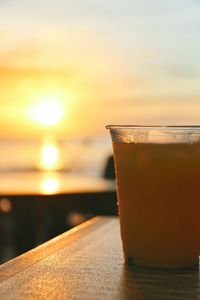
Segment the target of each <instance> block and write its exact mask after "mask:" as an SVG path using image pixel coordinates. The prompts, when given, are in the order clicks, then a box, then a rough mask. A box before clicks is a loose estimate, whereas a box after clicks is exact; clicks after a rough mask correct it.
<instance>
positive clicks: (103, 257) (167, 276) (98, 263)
mask: <svg viewBox="0 0 200 300" xmlns="http://www.w3.org/2000/svg"><path fill="white" fill-rule="evenodd" d="M0 274H1V282H0V299H5V300H6V299H152V300H154V299H155V300H156V299H173V300H176V299H177V300H178V299H187V300H190V299H191V300H196V299H199V296H200V280H199V271H198V269H184V270H183V269H182V270H181V269H180V270H159V269H145V268H141V267H131V268H130V267H129V268H127V267H125V266H124V263H123V255H122V249H121V241H120V235H119V225H118V219H117V218H114V217H112V218H109V217H103V218H95V219H93V220H92V221H89V222H87V223H86V224H83V225H81V226H79V227H78V228H75V229H73V230H71V231H70V232H67V233H65V234H63V235H61V236H59V237H57V238H55V239H53V240H51V241H50V242H47V243H46V244H44V245H42V246H40V247H38V248H36V249H34V250H32V251H30V252H28V253H26V254H24V255H22V256H20V257H18V258H16V259H14V260H13V261H10V262H9V263H7V264H4V265H2V266H1V267H0Z"/></svg>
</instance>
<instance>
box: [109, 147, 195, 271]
mask: <svg viewBox="0 0 200 300" xmlns="http://www.w3.org/2000/svg"><path fill="white" fill-rule="evenodd" d="M113 149H114V157H115V168H116V177H117V193H118V204H119V217H120V225H121V226H120V227H121V238H122V242H123V250H124V256H125V260H126V261H127V262H129V263H133V264H139V265H146V266H153V267H187V266H192V265H197V264H198V262H199V254H200V143H194V144H191V143H171V144H170V143H166V144H165V143H161V144H159V143H155V144H154V143H138V144H137V143H120V142H113Z"/></svg>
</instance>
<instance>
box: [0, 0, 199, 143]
mask: <svg viewBox="0 0 200 300" xmlns="http://www.w3.org/2000/svg"><path fill="white" fill-rule="evenodd" d="M113 3H114V2H113V1H110V2H106V1H97V2H95V4H94V2H93V1H91V0H86V1H85V2H84V5H83V2H82V1H81V0H76V1H72V0H70V1H67V2H66V1H63V0H59V1H58V2H57V3H56V4H53V3H52V2H51V3H50V2H48V1H47V0H44V1H42V2H40V1H39V0H35V1H25V0H21V1H19V0H17V1H7V2H6V1H4V2H2V3H0V8H1V10H0V128H1V132H0V136H4V137H9V136H11V137H14V136H26V137H36V136H41V135H44V134H46V133H48V132H54V133H56V134H57V135H61V136H69V135H72V134H75V135H90V134H97V133H98V134H102V133H104V132H105V130H104V125H105V124H108V123H132V124H137V123H138V124H139V123H140V124H147V123H148V124H151V123H154V124H156V123H157V124H158V123H160V124H177V123H178V124H180V123H189V124H192V123H193V124H198V123H200V117H199V114H198V112H199V109H200V88H199V77H200V65H199V59H197V58H198V55H199V51H200V44H199V41H198V38H197V37H198V36H199V30H198V28H200V26H199V27H198V26H197V23H198V22H199V21H198V20H199V19H200V18H199V15H198V10H197V9H196V6H195V5H197V4H194V3H193V4H189V3H188V2H187V1H186V0H184V1H182V2H181V3H182V4H181V9H180V6H178V4H177V5H175V4H174V2H173V1H172V0H171V1H168V2H166V3H164V2H163V6H162V5H160V4H159V3H158V1H157V0H150V1H148V2H147V0H141V1H140V2H137V1H136V2H135V3H134V5H133V2H132V1H130V0H126V1H125V3H123V4H122V3H121V4H119V6H117V5H113ZM149 3H150V4H151V5H150V4H149ZM145 7H146V8H148V9H145ZM186 25H187V26H188V27H189V28H190V32H189V33H188V31H187V26H186ZM52 102H56V103H57V104H58V105H59V106H60V109H61V110H62V114H61V115H60V121H59V122H58V123H57V124H53V125H51V126H45V125H44V124H42V123H41V122H40V119H39V117H38V116H37V115H36V114H35V111H37V110H38V107H40V106H41V104H42V105H43V104H44V105H47V104H48V103H52ZM44 110H45V109H44ZM42 113H44V119H45V111H44V112H42ZM46 113H47V112H46ZM40 114H41V112H40ZM50 114H51V112H50ZM52 114H53V112H52ZM48 118H49V117H48Z"/></svg>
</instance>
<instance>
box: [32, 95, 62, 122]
mask: <svg viewBox="0 0 200 300" xmlns="http://www.w3.org/2000/svg"><path fill="white" fill-rule="evenodd" d="M31 114H32V117H33V119H34V120H35V121H37V122H39V123H40V124H42V125H45V126H53V125H56V124H58V123H59V122H60V121H61V120H62V117H63V114H64V105H63V95H61V94H55V95H54V94H51V95H41V96H38V97H36V104H35V106H34V107H33V108H32V113H31Z"/></svg>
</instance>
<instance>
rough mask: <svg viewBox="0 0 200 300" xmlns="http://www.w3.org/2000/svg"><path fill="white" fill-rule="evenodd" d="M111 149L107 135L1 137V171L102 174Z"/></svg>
mask: <svg viewBox="0 0 200 300" xmlns="http://www.w3.org/2000/svg"><path fill="white" fill-rule="evenodd" d="M111 153H112V148H111V143H110V140H109V138H104V137H95V138H92V137H91V138H87V139H86V138H82V139H68V140H66V139H60V140H57V139H55V138H54V139H52V138H44V139H41V140H30V139H0V172H19V171H22V172H24V171H45V170H59V171H60V172H72V173H77V174H81V175H84V174H85V175H91V176H101V175H102V173H103V170H104V168H105V164H106V160H107V157H108V156H109V155H110V154H111Z"/></svg>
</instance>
